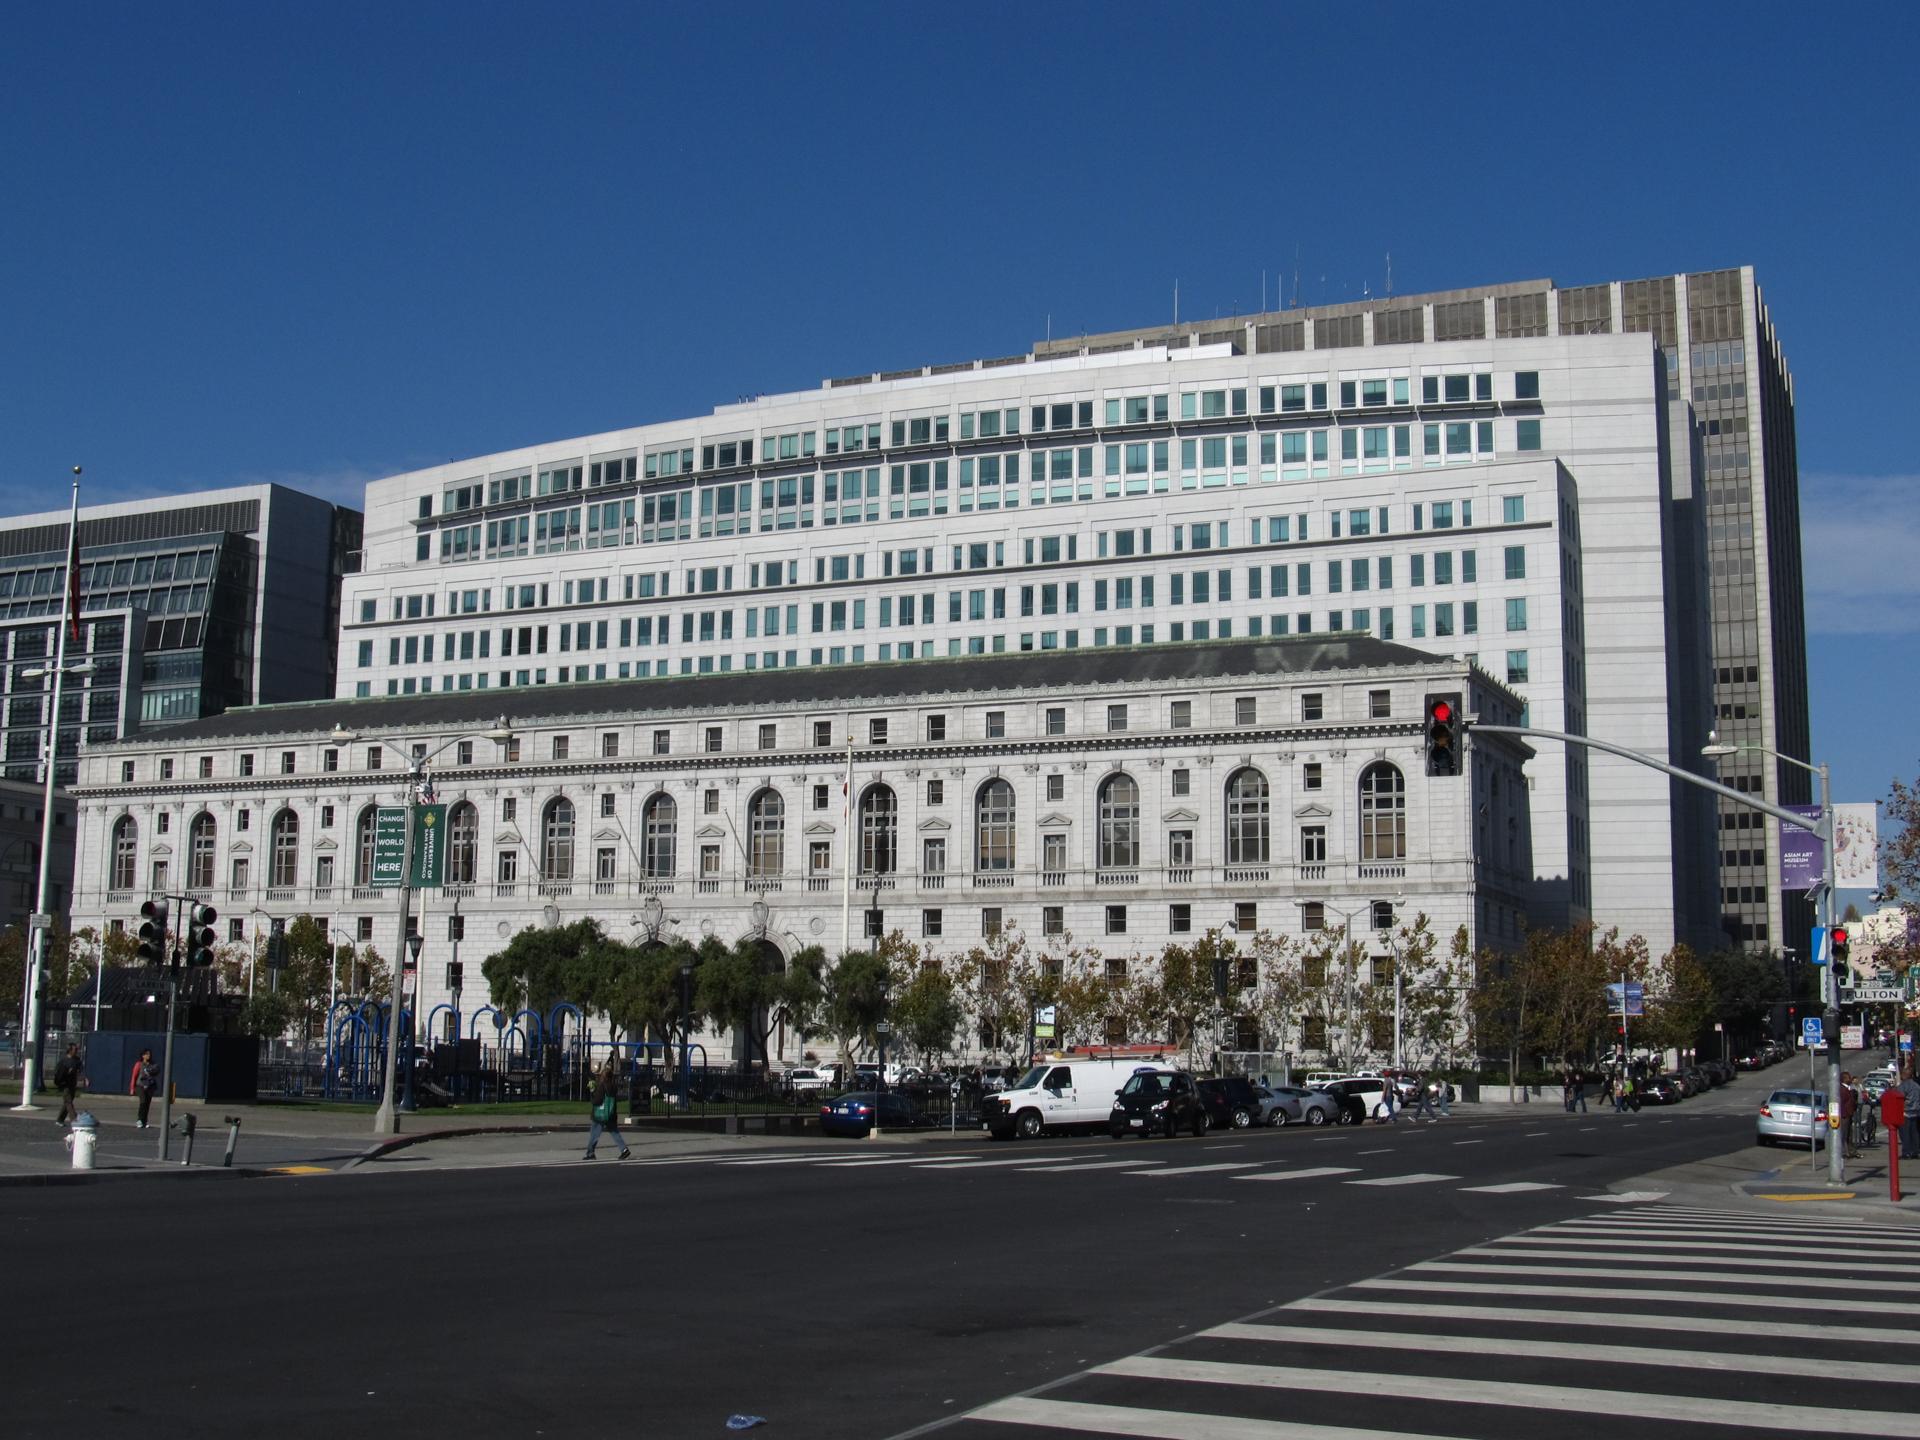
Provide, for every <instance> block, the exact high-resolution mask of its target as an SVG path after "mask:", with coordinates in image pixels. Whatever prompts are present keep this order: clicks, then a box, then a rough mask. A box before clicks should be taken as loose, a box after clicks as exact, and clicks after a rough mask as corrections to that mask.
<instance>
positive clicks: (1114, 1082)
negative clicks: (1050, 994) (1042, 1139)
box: [980, 1056, 1174, 1140]
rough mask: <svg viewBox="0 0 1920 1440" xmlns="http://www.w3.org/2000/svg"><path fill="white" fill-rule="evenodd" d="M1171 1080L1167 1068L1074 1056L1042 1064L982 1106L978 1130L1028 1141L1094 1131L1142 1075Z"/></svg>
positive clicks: (984, 1101)
mask: <svg viewBox="0 0 1920 1440" xmlns="http://www.w3.org/2000/svg"><path fill="white" fill-rule="evenodd" d="M1143 1070H1145V1071H1151V1072H1153V1073H1155V1074H1166V1075H1171V1074H1173V1073H1174V1070H1173V1067H1172V1066H1170V1065H1160V1064H1149V1063H1143V1062H1142V1061H1139V1060H1107V1059H1091V1058H1085V1057H1081V1056H1073V1057H1071V1058H1069V1059H1065V1060H1042V1061H1040V1062H1038V1063H1037V1064H1035V1065H1034V1066H1033V1068H1032V1069H1030V1070H1029V1071H1027V1073H1026V1074H1025V1075H1023V1076H1021V1077H1020V1078H1019V1079H1018V1080H1017V1081H1015V1082H1014V1083H1013V1084H1011V1085H1009V1086H1008V1087H1007V1088H1006V1089H1004V1090H1002V1091H1000V1092H999V1093H997V1094H994V1095H988V1096H985V1097H983V1098H982V1099H981V1101H980V1124H981V1127H982V1128H983V1129H985V1130H986V1131H987V1132H988V1133H990V1134H991V1135H992V1136H993V1138H994V1139H996V1140H1011V1139H1013V1138H1015V1137H1019V1138H1022V1139H1028V1140H1031V1139H1033V1138H1034V1137H1036V1136H1038V1135H1040V1134H1041V1133H1042V1132H1044V1131H1048V1130H1052V1131H1056V1132H1058V1131H1063V1130H1080V1129H1088V1130H1090V1129H1093V1128H1095V1127H1096V1126H1101V1125H1105V1124H1106V1123H1107V1122H1108V1120H1109V1119H1110V1118H1111V1117H1112V1114H1113V1097H1114V1096H1115V1095H1117V1094H1118V1093H1119V1092H1120V1087H1121V1086H1122V1085H1125V1084H1126V1083H1127V1081H1128V1079H1129V1078H1131V1077H1132V1076H1133V1075H1135V1074H1136V1073H1138V1072H1140V1071H1143Z"/></svg>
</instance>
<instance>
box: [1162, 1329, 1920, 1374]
mask: <svg viewBox="0 0 1920 1440" xmlns="http://www.w3.org/2000/svg"><path fill="white" fill-rule="evenodd" d="M1198 1338H1200V1339H1206V1340H1259V1341H1265V1342H1277V1343H1279V1344H1284V1345H1323V1346H1338V1345H1344V1346H1350V1347H1352V1348H1354V1349H1357V1350H1413V1351H1417V1352H1419V1353H1420V1354H1423V1355H1425V1354H1438V1355H1447V1354H1452V1355H1484V1354H1486V1353H1487V1342H1486V1341H1485V1340H1483V1339H1481V1338H1480V1337H1478V1336H1476V1335H1443V1334H1438V1333H1432V1332H1422V1331H1417V1330H1392V1331H1387V1330H1330V1329H1327V1328H1325V1327H1323V1326H1309V1325H1246V1324H1230V1325H1215V1326H1213V1327H1212V1328H1211V1329H1207V1330H1202V1331H1200V1332H1199V1334H1198ZM1497 1343H1498V1346H1499V1353H1500V1355H1501V1357H1502V1358H1503V1359H1504V1358H1506V1357H1508V1356H1513V1355H1520V1356H1528V1357H1531V1358H1533V1359H1536V1360H1579V1361H1581V1362H1588V1361H1592V1362H1596V1363H1600V1364H1606V1365H1642V1366H1668V1367H1670V1368H1672V1369H1675V1370H1723V1371H1731V1372H1735V1373H1739V1374H1747V1375H1798V1376H1802V1377H1805V1378H1812V1379H1821V1380H1824V1379H1828V1378H1831V1377H1832V1376H1834V1374H1835V1368H1834V1364H1835V1362H1834V1361H1832V1360H1830V1359H1827V1358H1826V1357H1824V1356H1822V1357H1817V1358H1816V1357H1809V1356H1805V1355H1777V1354H1766V1353H1763V1352H1760V1351H1755V1350H1739V1351H1735V1350H1674V1349H1671V1348H1669V1347H1667V1346H1664V1345H1661V1346H1655V1345H1593V1344H1587V1343H1585V1342H1581V1343H1573V1342H1569V1341H1565V1340H1522V1339H1517V1338H1514V1337H1512V1336H1507V1337H1504V1338H1502V1339H1501V1340H1499V1341H1498V1342H1497ZM1845 1364H1846V1373H1847V1375H1848V1377H1849V1378H1854V1379H1860V1380H1872V1381H1876V1382H1879V1383H1882V1384H1892V1385H1920V1371H1916V1370H1915V1369H1914V1367H1913V1366H1911V1365H1906V1364H1876V1363H1873V1362H1871V1361H1859V1360H1848V1361H1846V1362H1845Z"/></svg>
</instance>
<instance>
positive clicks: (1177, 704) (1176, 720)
mask: <svg viewBox="0 0 1920 1440" xmlns="http://www.w3.org/2000/svg"><path fill="white" fill-rule="evenodd" d="M1167 728H1168V729H1170V730H1191V729H1192V728H1193V702H1192V701H1191V700H1175V701H1174V702H1173V704H1172V705H1170V706H1169V707H1168V710H1167Z"/></svg>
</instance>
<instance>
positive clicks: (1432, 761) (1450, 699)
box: [1426, 694, 1466, 775]
mask: <svg viewBox="0 0 1920 1440" xmlns="http://www.w3.org/2000/svg"><path fill="white" fill-rule="evenodd" d="M1465 731H1466V726H1465V725H1464V723H1463V722H1462V718H1461V715H1460V697H1459V695H1458V694H1452V695H1429V696H1427V719H1426V746H1427V774H1429V775H1458V774H1459V773H1460V741H1461V739H1462V737H1463V735H1464V734H1465Z"/></svg>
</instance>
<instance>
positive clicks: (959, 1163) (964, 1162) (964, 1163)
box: [914, 1155, 1035, 1170]
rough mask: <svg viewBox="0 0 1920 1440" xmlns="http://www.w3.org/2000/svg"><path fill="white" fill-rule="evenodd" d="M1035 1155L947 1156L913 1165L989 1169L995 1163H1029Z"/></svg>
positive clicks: (920, 1168)
mask: <svg viewBox="0 0 1920 1440" xmlns="http://www.w3.org/2000/svg"><path fill="white" fill-rule="evenodd" d="M1034 1159H1035V1157H1034V1156H1032V1155H1022V1156H1020V1157H1019V1158H1018V1159H1016V1160H973V1159H969V1158H964V1157H963V1158H960V1159H955V1158H953V1157H951V1156H948V1157H946V1158H944V1159H938V1160H922V1161H920V1162H919V1163H918V1164H917V1165H915V1166H914V1168H915V1169H916V1170H991V1169H993V1167H994V1166H996V1165H1031V1164H1033V1162H1034Z"/></svg>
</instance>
